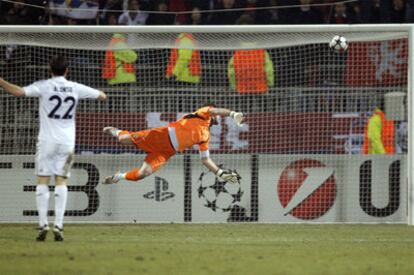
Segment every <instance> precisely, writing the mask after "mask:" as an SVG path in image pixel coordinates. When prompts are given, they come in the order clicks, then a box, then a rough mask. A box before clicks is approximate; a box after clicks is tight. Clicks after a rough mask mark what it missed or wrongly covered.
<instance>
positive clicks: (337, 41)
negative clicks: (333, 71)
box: [329, 35, 348, 53]
mask: <svg viewBox="0 0 414 275" xmlns="http://www.w3.org/2000/svg"><path fill="white" fill-rule="evenodd" d="M329 48H331V49H332V50H334V51H336V52H339V53H342V52H345V51H346V50H347V49H348V41H347V40H346V38H345V37H343V36H340V35H335V36H334V37H333V38H332V40H331V42H330V43H329Z"/></svg>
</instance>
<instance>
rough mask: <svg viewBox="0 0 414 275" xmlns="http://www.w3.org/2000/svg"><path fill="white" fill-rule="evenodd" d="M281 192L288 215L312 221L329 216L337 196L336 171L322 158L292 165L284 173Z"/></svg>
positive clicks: (280, 199) (280, 186) (279, 185)
mask: <svg viewBox="0 0 414 275" xmlns="http://www.w3.org/2000/svg"><path fill="white" fill-rule="evenodd" d="M277 192H278V196H279V201H280V203H281V204H282V206H283V207H284V212H285V213H284V214H285V215H292V216H294V217H296V218H299V219H304V220H311V219H317V218H319V217H321V216H323V215H325V214H326V213H327V212H328V211H329V209H331V207H332V206H333V204H334V202H335V198H336V192H337V190H336V179H335V176H334V170H333V169H332V168H329V167H326V165H325V164H323V163H322V162H320V161H318V160H313V159H302V160H297V161H295V162H293V163H291V164H289V165H288V166H287V167H286V168H285V169H284V170H283V172H282V174H281V175H280V178H279V181H278V185H277Z"/></svg>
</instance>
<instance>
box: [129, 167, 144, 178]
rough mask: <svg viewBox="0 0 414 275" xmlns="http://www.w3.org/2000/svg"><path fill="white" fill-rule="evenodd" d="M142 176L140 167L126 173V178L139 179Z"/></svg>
mask: <svg viewBox="0 0 414 275" xmlns="http://www.w3.org/2000/svg"><path fill="white" fill-rule="evenodd" d="M141 178H142V177H141V174H140V172H139V169H138V168H136V169H134V170H131V171H129V172H126V173H125V179H126V180H133V181H137V180H140V179H141Z"/></svg>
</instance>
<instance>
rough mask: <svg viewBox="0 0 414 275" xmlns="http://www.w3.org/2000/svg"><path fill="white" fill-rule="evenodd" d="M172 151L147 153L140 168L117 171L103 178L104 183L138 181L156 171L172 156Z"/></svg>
mask: <svg viewBox="0 0 414 275" xmlns="http://www.w3.org/2000/svg"><path fill="white" fill-rule="evenodd" d="M173 155H174V153H164V152H162V153H158V152H157V153H149V154H148V155H147V156H146V157H145V161H144V162H143V163H142V165H141V167H140V168H136V169H133V170H131V171H128V172H125V173H122V172H117V173H115V175H112V176H109V177H106V178H105V179H104V182H103V183H104V184H112V183H118V182H119V181H120V180H122V179H125V180H130V181H138V180H141V179H143V178H146V177H148V176H150V175H151V174H153V173H155V172H156V171H158V170H159V169H160V168H161V167H162V166H163V165H164V164H165V163H167V161H168V159H169V158H170V157H171V156H173Z"/></svg>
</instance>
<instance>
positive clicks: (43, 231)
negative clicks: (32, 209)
mask: <svg viewBox="0 0 414 275" xmlns="http://www.w3.org/2000/svg"><path fill="white" fill-rule="evenodd" d="M48 232H49V226H48V225H47V224H45V225H44V226H42V227H39V235H37V238H36V241H38V242H43V241H44V240H46V235H47V233H48Z"/></svg>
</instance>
